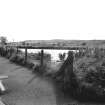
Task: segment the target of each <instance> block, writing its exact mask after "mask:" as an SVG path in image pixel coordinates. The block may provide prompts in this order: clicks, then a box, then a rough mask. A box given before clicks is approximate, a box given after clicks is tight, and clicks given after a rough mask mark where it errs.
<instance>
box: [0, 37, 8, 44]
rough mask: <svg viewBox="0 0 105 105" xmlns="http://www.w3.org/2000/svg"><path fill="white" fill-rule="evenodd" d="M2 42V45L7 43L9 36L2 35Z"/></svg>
mask: <svg viewBox="0 0 105 105" xmlns="http://www.w3.org/2000/svg"><path fill="white" fill-rule="evenodd" d="M0 42H1V44H2V45H5V44H6V43H7V38H6V37H4V36H1V37H0Z"/></svg>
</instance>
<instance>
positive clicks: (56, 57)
mask: <svg viewBox="0 0 105 105" xmlns="http://www.w3.org/2000/svg"><path fill="white" fill-rule="evenodd" d="M22 51H25V50H24V49H22ZM40 51H41V49H28V53H38V52H40ZM68 51H69V50H46V49H45V50H44V52H45V53H48V54H51V60H52V61H57V60H59V54H60V53H61V54H63V53H65V54H66V57H65V59H66V58H67V53H68Z"/></svg>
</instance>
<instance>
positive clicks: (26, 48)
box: [25, 48, 27, 63]
mask: <svg viewBox="0 0 105 105" xmlns="http://www.w3.org/2000/svg"><path fill="white" fill-rule="evenodd" d="M26 62H27V48H25V63H26Z"/></svg>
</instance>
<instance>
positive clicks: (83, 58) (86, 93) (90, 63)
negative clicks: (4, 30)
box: [0, 42, 105, 101]
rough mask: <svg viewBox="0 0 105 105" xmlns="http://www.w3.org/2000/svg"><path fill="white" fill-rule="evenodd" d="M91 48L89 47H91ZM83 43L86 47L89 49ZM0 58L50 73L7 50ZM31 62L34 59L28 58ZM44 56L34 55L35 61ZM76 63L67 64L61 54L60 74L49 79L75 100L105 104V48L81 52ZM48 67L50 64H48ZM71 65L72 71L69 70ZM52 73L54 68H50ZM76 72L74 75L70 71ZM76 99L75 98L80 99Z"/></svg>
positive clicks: (34, 71)
mask: <svg viewBox="0 0 105 105" xmlns="http://www.w3.org/2000/svg"><path fill="white" fill-rule="evenodd" d="M88 44H89V43H88ZM88 44H87V43H86V44H85V42H84V43H82V45H83V46H85V45H88ZM0 55H1V56H5V57H7V58H9V60H10V61H11V62H15V63H17V64H19V65H22V66H25V67H28V68H31V69H32V72H33V73H36V72H38V73H40V74H43V73H45V72H47V69H49V68H47V67H48V65H47V64H45V65H44V66H43V67H41V66H40V65H39V64H34V63H33V62H32V61H31V60H29V59H28V60H27V62H25V60H24V54H22V53H21V54H20V53H18V54H17V53H16V51H15V50H14V49H8V51H7V50H6V48H5V47H0ZM29 56H30V58H31V55H29ZM40 56H41V54H40V53H38V54H35V55H34V56H32V57H35V59H36V60H40ZM74 56H75V59H76V60H74V62H73V64H72V65H71V62H72V60H73V59H71V60H70V59H68V61H67V60H65V61H64V59H65V54H59V58H60V60H61V61H63V63H62V65H61V67H60V69H59V70H56V71H55V73H54V72H53V73H52V72H50V74H51V75H50V76H51V77H53V78H54V79H55V80H56V81H57V82H58V84H60V85H59V86H61V88H62V89H63V91H64V92H65V90H66V91H67V92H68V91H70V93H72V95H73V96H77V97H79V98H80V99H91V100H101V101H102V100H104V98H105V50H104V48H100V47H99V46H98V47H96V48H95V47H94V48H87V49H86V50H85V51H84V50H79V51H78V52H77V53H76V54H75V55H73V56H72V57H74ZM44 59H47V60H51V55H49V54H45V55H44ZM46 63H47V62H46ZM70 65H71V67H70ZM42 69H43V70H42ZM51 69H53V68H51ZM71 70H73V72H72V73H70V71H71ZM77 97H76V98H77Z"/></svg>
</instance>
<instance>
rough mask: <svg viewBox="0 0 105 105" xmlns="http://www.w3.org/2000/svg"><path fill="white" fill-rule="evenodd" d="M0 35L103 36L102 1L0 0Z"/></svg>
mask: <svg viewBox="0 0 105 105" xmlns="http://www.w3.org/2000/svg"><path fill="white" fill-rule="evenodd" d="M0 36H7V38H8V39H9V40H12V41H13V40H14V41H19V40H37V39H41V40H46V39H47V40H49V39H105V0H0Z"/></svg>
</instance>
